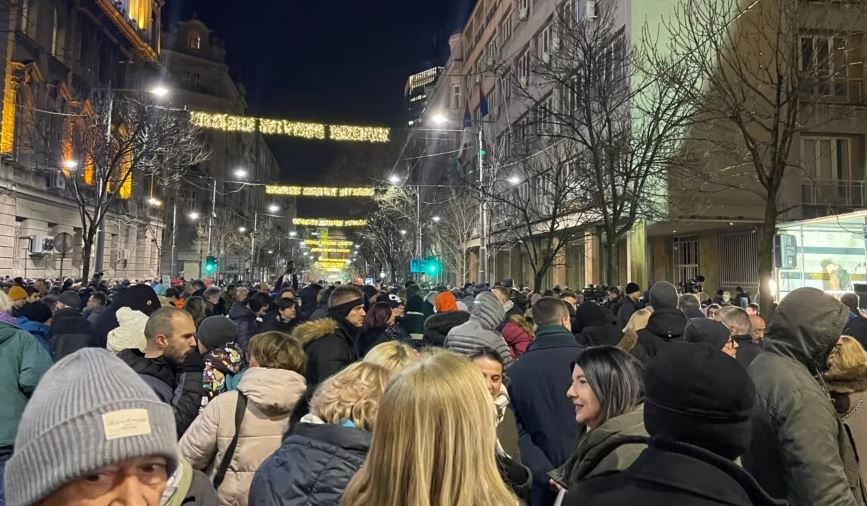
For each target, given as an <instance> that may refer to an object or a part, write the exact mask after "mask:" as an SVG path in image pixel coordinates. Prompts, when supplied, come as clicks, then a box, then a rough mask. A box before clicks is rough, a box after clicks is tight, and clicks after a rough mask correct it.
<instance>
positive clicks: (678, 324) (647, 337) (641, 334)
mask: <svg viewBox="0 0 867 506" xmlns="http://www.w3.org/2000/svg"><path fill="white" fill-rule="evenodd" d="M685 328H686V316H685V315H684V314H683V312H682V311H681V310H680V309H675V308H659V309H654V310H653V314H652V315H650V319H649V320H648V321H647V327H645V328H643V329H641V330H639V331H638V344H640V345H641V347H642V348H644V351H646V352H647V354H648V355H649V356H650V358H653V357H655V356H656V353H657V352H658V351H659V349H660V348H661V347H663V346H667V345H668V344H669V343H671V342H676V341H683V331H684V329H685Z"/></svg>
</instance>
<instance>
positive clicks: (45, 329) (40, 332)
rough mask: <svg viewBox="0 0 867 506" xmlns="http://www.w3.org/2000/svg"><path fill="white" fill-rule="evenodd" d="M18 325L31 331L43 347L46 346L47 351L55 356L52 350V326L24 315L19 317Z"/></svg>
mask: <svg viewBox="0 0 867 506" xmlns="http://www.w3.org/2000/svg"><path fill="white" fill-rule="evenodd" d="M16 325H17V326H18V328H19V329H21V330H24V331H26V332H29V333H30V335H31V336H33V337H34V338H35V339H36V341H37V342H38V343H39V344H41V345H42V347H43V348H45V351H47V352H48V354H49V355H51V356H52V358H53V357H54V355H53V354H52V353H53V351H52V350H51V327H49V326H48V325H46V324H44V323H42V322H34V321H31V320H28V319H27V318H26V317H24V316H19V317H18V319H17V320H16Z"/></svg>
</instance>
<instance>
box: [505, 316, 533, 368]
mask: <svg viewBox="0 0 867 506" xmlns="http://www.w3.org/2000/svg"><path fill="white" fill-rule="evenodd" d="M522 318H523V317H522ZM500 333H501V334H502V335H503V339H505V340H506V344H508V345H509V353H511V354H512V358H514V359H515V360H518V358H519V357H520V356H521V355H523V354H524V353H526V352H527V348H528V347H529V346H530V343H532V342H533V336H532V335H531V334H530V333H529V332H527V331H526V330H524V327H522V326H521V325H519V324H518V322H515V321H513V320H511V319H509V320H506V324H505V325H503V328H502V330H501V331H500Z"/></svg>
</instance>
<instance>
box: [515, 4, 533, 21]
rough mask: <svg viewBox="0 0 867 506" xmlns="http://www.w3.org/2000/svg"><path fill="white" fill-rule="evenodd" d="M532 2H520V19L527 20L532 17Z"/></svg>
mask: <svg viewBox="0 0 867 506" xmlns="http://www.w3.org/2000/svg"><path fill="white" fill-rule="evenodd" d="M530 7H531V2H530V0H518V17H519V18H520V19H527V17H528V16H529V15H530Z"/></svg>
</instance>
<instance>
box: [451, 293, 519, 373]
mask: <svg viewBox="0 0 867 506" xmlns="http://www.w3.org/2000/svg"><path fill="white" fill-rule="evenodd" d="M504 316H505V311H504V310H503V306H502V305H500V302H499V301H498V300H497V298H496V297H494V295H493V294H491V293H490V292H484V293H480V294H479V295H478V296H477V297H476V301H475V302H474V303H473V310H472V312H471V313H470V319H469V320H467V323H464V324H463V325H458V326H457V327H455V328H453V329H452V330H450V331H449V333H448V335H447V336H446V340H445V347H446V348H447V349H449V350H451V351H454V352H457V353H460V354H463V355H472V354H473V353H475V352H477V351H479V350H480V349H482V348H491V349H492V350H494V351H496V352H497V353H499V354H500V357H501V358H502V359H503V363H504V364H506V367H508V366H510V365H511V364H512V362H513V360H512V354H511V353H509V345H508V344H506V340H505V339H503V336H502V335H500V333H499V332H497V326H498V325H499V324H500V323H501V322H502V321H503V317H504Z"/></svg>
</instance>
